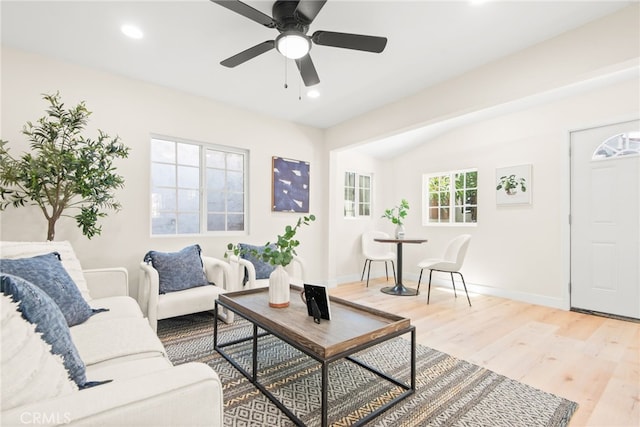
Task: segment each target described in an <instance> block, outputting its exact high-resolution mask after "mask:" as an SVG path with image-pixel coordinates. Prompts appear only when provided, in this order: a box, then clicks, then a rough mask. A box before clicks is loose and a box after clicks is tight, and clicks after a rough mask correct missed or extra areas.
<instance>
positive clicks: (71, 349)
mask: <svg viewBox="0 0 640 427" xmlns="http://www.w3.org/2000/svg"><path fill="white" fill-rule="evenodd" d="M0 290H1V291H2V293H3V294H5V295H8V296H10V297H11V299H12V300H13V301H15V302H16V303H19V310H20V312H21V313H22V317H24V318H25V319H26V320H27V321H28V322H30V323H32V324H34V325H35V327H36V332H40V333H41V334H42V339H43V340H44V341H45V342H46V343H48V344H50V345H51V351H52V352H53V354H58V355H60V356H62V359H63V361H64V366H65V368H66V369H67V371H68V373H69V376H70V377H71V379H72V380H73V381H74V382H75V383H76V384H77V385H78V386H79V387H81V388H82V387H84V386H85V383H86V382H87V379H86V376H85V365H84V362H83V361H82V359H81V358H80V355H79V354H78V350H77V349H76V346H75V345H74V343H73V341H72V339H71V334H70V332H69V327H68V326H67V322H66V321H65V319H64V316H63V315H62V313H61V312H60V309H59V308H58V306H57V305H56V303H55V302H54V301H53V300H52V299H51V298H49V296H48V295H47V294H46V293H45V292H44V291H43V290H42V289H40V288H38V287H37V286H35V285H33V284H31V283H29V282H27V281H26V280H24V279H22V278H20V277H17V276H11V275H9V274H4V273H3V274H2V275H1V276H0ZM3 344H4V343H3ZM2 370H3V371H4V370H5V367H4V365H3V367H2ZM3 382H4V379H3Z"/></svg>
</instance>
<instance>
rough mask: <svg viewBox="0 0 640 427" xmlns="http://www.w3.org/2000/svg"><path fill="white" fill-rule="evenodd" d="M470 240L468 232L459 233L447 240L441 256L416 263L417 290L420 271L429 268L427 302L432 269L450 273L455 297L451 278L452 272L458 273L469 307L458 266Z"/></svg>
mask: <svg viewBox="0 0 640 427" xmlns="http://www.w3.org/2000/svg"><path fill="white" fill-rule="evenodd" d="M470 241H471V235H470V234H461V235H460V236H458V237H456V238H455V239H453V240H451V241H450V242H449V244H448V245H447V249H446V250H445V252H444V256H443V257H442V258H429V259H425V260H422V261H421V262H419V263H418V268H420V277H419V278H418V288H417V290H418V291H419V290H420V282H421V281H422V272H423V271H424V270H425V269H428V270H429V288H428V291H427V304H429V296H430V295H431V275H432V274H433V272H434V271H442V272H445V273H449V274H451V283H452V284H453V295H454V296H455V297H456V298H457V297H458V295H457V294H456V281H455V280H454V278H453V273H456V274H459V275H460V278H461V279H462V285H463V286H464V292H465V293H466V294H467V301H469V307H471V299H470V298H469V292H467V284H466V283H465V282H464V276H463V275H462V273H460V268H462V263H463V262H464V258H465V255H466V254H467V248H468V247H469V242H470Z"/></svg>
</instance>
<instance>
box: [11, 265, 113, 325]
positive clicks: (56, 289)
mask: <svg viewBox="0 0 640 427" xmlns="http://www.w3.org/2000/svg"><path fill="white" fill-rule="evenodd" d="M0 271H1V272H2V273H6V274H12V275H14V276H18V277H22V278H23V279H24V280H26V281H28V282H31V283H33V284H34V285H36V286H37V287H39V288H40V289H42V290H43V291H45V292H46V293H47V295H49V297H51V299H53V300H54V301H55V303H56V304H58V307H60V311H62V314H63V315H64V318H65V320H66V321H67V325H69V326H74V325H78V324H80V323H83V322H84V321H86V320H87V319H88V318H89V317H91V316H92V315H93V314H94V313H96V312H98V311H101V310H93V309H92V308H91V307H90V306H89V304H88V303H87V302H86V301H85V300H84V298H83V297H82V294H81V293H80V290H79V289H78V286H77V285H76V284H75V282H74V281H73V279H71V277H70V276H69V273H67V271H66V270H65V269H64V267H63V265H62V262H61V261H60V254H58V253H57V252H52V253H49V254H45V255H38V256H34V257H32V258H18V259H2V260H0Z"/></svg>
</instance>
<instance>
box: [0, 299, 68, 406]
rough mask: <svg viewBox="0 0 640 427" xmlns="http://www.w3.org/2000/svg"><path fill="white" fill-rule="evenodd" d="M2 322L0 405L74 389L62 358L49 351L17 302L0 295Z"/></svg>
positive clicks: (0, 339)
mask: <svg viewBox="0 0 640 427" xmlns="http://www.w3.org/2000/svg"><path fill="white" fill-rule="evenodd" d="M0 317H1V322H2V335H1V336H0V342H2V381H0V385H1V389H0V407H1V408H2V410H7V409H11V408H15V407H18V406H22V405H25V404H28V403H32V402H38V401H41V400H44V399H50V398H53V397H57V396H63V395H66V394H70V393H73V392H74V391H75V390H77V387H76V386H75V384H74V383H73V382H72V381H71V380H70V379H69V373H68V372H67V370H66V368H65V367H64V364H63V361H62V358H61V357H60V356H59V355H54V354H52V353H51V346H50V345H49V344H47V343H46V342H44V341H43V340H42V335H41V334H40V333H39V332H36V328H35V326H34V325H33V324H31V323H29V322H27V321H26V320H25V319H24V318H23V317H22V315H21V313H20V311H19V309H18V304H17V303H15V302H13V301H12V300H11V298H10V297H9V296H7V295H4V294H0Z"/></svg>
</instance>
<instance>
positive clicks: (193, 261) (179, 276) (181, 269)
mask: <svg viewBox="0 0 640 427" xmlns="http://www.w3.org/2000/svg"><path fill="white" fill-rule="evenodd" d="M200 252H201V250H200V246H199V245H191V246H187V247H186V248H184V249H182V250H181V251H179V252H158V251H149V252H147V254H146V255H145V256H144V262H146V263H151V265H152V266H153V268H155V269H156V270H157V271H158V277H159V280H160V293H161V294H165V293H167V292H176V291H182V290H185V289H189V288H194V287H196V286H205V285H208V284H209V282H208V281H207V276H205V274H204V269H203V266H202V258H200Z"/></svg>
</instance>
